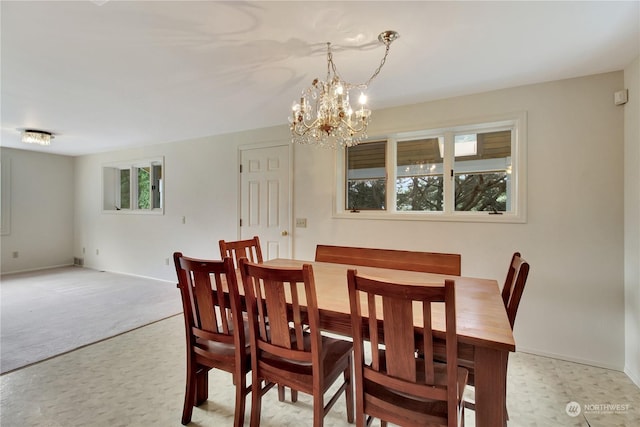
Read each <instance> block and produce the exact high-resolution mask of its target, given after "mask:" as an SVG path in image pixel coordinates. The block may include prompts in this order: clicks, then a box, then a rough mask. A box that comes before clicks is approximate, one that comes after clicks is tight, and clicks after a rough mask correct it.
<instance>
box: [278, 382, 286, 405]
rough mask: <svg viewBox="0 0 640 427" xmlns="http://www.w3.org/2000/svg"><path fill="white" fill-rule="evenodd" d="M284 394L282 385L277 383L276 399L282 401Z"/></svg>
mask: <svg viewBox="0 0 640 427" xmlns="http://www.w3.org/2000/svg"><path fill="white" fill-rule="evenodd" d="M284 399H285V396H284V386H283V385H280V384H278V400H279V401H280V402H284Z"/></svg>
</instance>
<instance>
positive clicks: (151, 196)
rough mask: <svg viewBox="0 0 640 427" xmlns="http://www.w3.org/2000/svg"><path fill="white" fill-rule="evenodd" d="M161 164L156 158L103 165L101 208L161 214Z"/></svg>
mask: <svg viewBox="0 0 640 427" xmlns="http://www.w3.org/2000/svg"><path fill="white" fill-rule="evenodd" d="M163 163H164V160H163V159H162V158H157V159H146V160H140V161H135V162H119V163H116V164H110V165H105V166H103V168H102V177H103V198H102V199H103V206H102V208H103V210H105V211H116V212H136V213H145V212H146V213H162V212H163V208H164V206H163Z"/></svg>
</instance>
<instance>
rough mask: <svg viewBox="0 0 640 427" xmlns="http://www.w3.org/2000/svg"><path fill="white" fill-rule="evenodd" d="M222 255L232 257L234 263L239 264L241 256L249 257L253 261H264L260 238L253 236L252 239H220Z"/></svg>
mask: <svg viewBox="0 0 640 427" xmlns="http://www.w3.org/2000/svg"><path fill="white" fill-rule="evenodd" d="M218 244H219V245H220V256H221V257H222V258H224V257H227V256H228V257H230V258H231V259H233V263H234V264H235V265H236V267H237V266H238V260H239V259H240V258H247V259H248V260H249V261H251V262H255V263H262V249H261V248H260V239H259V238H258V236H253V238H252V239H246V240H236V241H234V242H226V241H224V240H220V241H219V242H218Z"/></svg>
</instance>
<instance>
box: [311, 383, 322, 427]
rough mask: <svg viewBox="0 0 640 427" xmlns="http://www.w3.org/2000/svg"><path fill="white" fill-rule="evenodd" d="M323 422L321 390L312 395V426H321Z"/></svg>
mask: <svg viewBox="0 0 640 427" xmlns="http://www.w3.org/2000/svg"><path fill="white" fill-rule="evenodd" d="M323 423H324V398H323V395H322V391H320V392H318V393H315V394H314V395H313V427H322V426H323Z"/></svg>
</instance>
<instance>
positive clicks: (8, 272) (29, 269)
mask: <svg viewBox="0 0 640 427" xmlns="http://www.w3.org/2000/svg"><path fill="white" fill-rule="evenodd" d="M73 266H74V265H73V263H70V264H60V265H50V266H47V267H37V268H27V269H25V270H16V271H7V272H4V271H3V272H0V276H8V275H11V274H20V273H31V272H33V271H42V270H51V269H52V268H61V267H73Z"/></svg>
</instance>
